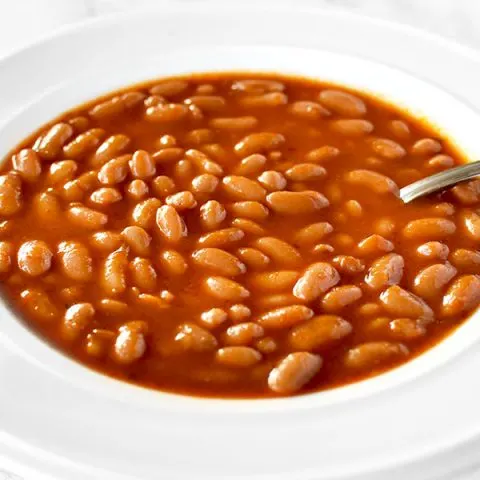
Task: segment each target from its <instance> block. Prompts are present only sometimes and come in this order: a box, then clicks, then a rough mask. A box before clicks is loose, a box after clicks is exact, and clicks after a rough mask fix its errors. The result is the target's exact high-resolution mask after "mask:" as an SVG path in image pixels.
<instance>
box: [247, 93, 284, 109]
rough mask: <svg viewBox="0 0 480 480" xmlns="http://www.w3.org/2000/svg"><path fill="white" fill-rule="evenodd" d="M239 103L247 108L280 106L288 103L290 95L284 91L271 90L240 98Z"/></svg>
mask: <svg viewBox="0 0 480 480" xmlns="http://www.w3.org/2000/svg"><path fill="white" fill-rule="evenodd" d="M238 103H239V104H240V105H241V106H242V107H245V108H262V107H278V106H280V105H286V104H287V103H288V97H287V96H286V95H285V94H284V93H283V92H269V93H263V94H261V95H251V96H246V97H242V98H239V99H238Z"/></svg>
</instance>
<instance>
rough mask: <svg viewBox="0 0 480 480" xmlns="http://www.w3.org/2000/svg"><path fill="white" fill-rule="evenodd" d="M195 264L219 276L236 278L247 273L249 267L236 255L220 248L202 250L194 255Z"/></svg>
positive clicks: (196, 251)
mask: <svg viewBox="0 0 480 480" xmlns="http://www.w3.org/2000/svg"><path fill="white" fill-rule="evenodd" d="M192 260H193V262H194V263H195V264H196V265H198V266H199V267H202V268H205V269H208V270H210V271H213V272H214V273H216V274H218V275H225V276H227V277H234V276H236V275H241V274H242V273H245V272H246V271H247V267H246V266H245V265H244V264H243V263H242V262H241V261H240V260H239V259H238V258H237V257H235V256H234V255H232V254H231V253H228V252H226V251H225V250H220V249H219V248H202V249H200V250H195V251H194V252H193V253H192Z"/></svg>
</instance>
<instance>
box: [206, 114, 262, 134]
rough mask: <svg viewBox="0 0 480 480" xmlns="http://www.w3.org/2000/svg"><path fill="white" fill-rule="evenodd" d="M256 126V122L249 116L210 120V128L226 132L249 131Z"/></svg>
mask: <svg viewBox="0 0 480 480" xmlns="http://www.w3.org/2000/svg"><path fill="white" fill-rule="evenodd" d="M257 125H258V120H257V119H256V118H255V117H251V116H244V117H231V118H228V117H223V118H212V119H211V120H210V126H211V127H212V128H216V129H218V130H227V131H229V130H231V131H238V130H251V129H253V128H255V127H256V126H257Z"/></svg>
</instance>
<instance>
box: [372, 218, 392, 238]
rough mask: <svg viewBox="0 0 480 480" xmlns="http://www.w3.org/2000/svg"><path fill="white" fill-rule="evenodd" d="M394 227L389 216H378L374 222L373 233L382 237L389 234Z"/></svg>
mask: <svg viewBox="0 0 480 480" xmlns="http://www.w3.org/2000/svg"><path fill="white" fill-rule="evenodd" d="M396 228H397V227H396V225H395V222H394V221H393V220H392V219H391V218H379V219H378V220H377V221H376V222H375V224H374V229H375V233H376V234H377V235H380V236H383V237H388V236H391V235H392V234H393V233H394V232H395V230H396Z"/></svg>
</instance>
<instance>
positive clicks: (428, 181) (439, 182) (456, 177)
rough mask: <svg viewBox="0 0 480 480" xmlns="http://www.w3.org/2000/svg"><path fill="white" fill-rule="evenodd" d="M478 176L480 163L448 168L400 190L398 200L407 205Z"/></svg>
mask: <svg viewBox="0 0 480 480" xmlns="http://www.w3.org/2000/svg"><path fill="white" fill-rule="evenodd" d="M478 175H480V161H477V162H471V163H467V164H466V165H461V166H460V167H455V168H450V169H449V170H445V171H443V172H440V173H436V174H435V175H432V176H430V177H426V178H423V179H422V180H418V182H414V183H411V184H410V185H407V186H406V187H403V188H402V189H400V198H401V199H402V200H403V201H404V202H405V203H409V202H411V201H412V200H415V199H416V198H418V197H423V196H424V195H428V194H429V193H433V192H437V191H438V190H442V189H444V188H446V187H449V186H451V185H455V184H457V183H460V182H463V181H465V180H469V179H470V178H474V177H476V176H478Z"/></svg>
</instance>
